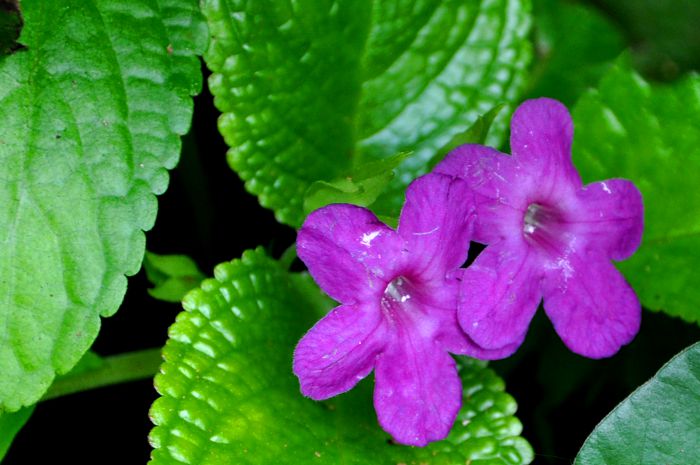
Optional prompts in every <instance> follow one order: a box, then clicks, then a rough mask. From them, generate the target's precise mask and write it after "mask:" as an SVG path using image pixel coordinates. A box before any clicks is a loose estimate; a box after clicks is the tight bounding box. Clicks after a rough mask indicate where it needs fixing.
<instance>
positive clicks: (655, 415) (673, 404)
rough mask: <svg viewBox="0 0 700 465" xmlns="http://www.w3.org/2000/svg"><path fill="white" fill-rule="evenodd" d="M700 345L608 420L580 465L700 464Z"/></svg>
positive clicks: (677, 358)
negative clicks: (628, 464) (699, 439)
mask: <svg viewBox="0 0 700 465" xmlns="http://www.w3.org/2000/svg"><path fill="white" fill-rule="evenodd" d="M698 431H700V343H697V344H694V345H692V346H690V347H688V348H687V349H685V350H684V351H682V352H681V353H679V354H678V355H676V356H675V357H673V358H672V359H671V360H670V361H669V362H668V363H667V364H666V365H664V366H663V367H662V368H661V369H660V370H659V372H658V373H657V374H656V375H655V376H654V377H653V378H652V379H651V380H649V381H648V382H647V383H646V384H644V385H643V386H641V387H640V388H639V389H637V390H636V391H634V392H633V393H632V394H631V395H630V396H629V397H628V398H627V399H625V400H624V401H622V402H621V403H620V404H619V405H618V406H617V407H615V409H614V410H613V411H612V412H610V413H609V414H608V416H607V417H605V418H604V419H603V421H601V422H600V423H599V424H598V426H596V428H595V429H594V430H593V432H592V433H591V435H590V436H589V437H588V439H586V442H585V443H584V445H583V447H582V448H581V451H580V452H579V453H578V455H577V456H576V462H575V463H576V465H618V464H626V463H630V464H631V463H634V464H635V465H659V464H668V465H686V464H691V463H700V448H698Z"/></svg>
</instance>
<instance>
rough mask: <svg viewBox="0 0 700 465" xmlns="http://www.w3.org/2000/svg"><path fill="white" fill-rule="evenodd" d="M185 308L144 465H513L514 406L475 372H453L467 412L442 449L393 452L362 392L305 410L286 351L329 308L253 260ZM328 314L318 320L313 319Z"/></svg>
mask: <svg viewBox="0 0 700 465" xmlns="http://www.w3.org/2000/svg"><path fill="white" fill-rule="evenodd" d="M215 276H216V279H210V280H206V281H204V282H203V283H202V286H201V289H197V290H194V291H192V292H191V293H190V294H188V295H187V296H186V297H185V299H184V307H185V309H186V311H184V312H183V313H181V314H180V315H179V316H178V318H177V322H176V323H175V324H174V325H173V326H172V327H171V329H170V339H169V341H168V343H167V344H166V346H165V349H164V352H163V355H164V357H165V360H166V361H165V364H164V365H163V366H162V368H161V373H160V374H159V375H158V376H156V388H157V389H158V392H160V394H161V395H162V397H161V398H159V399H158V400H157V401H156V402H155V403H154V404H153V407H152V409H151V413H150V415H151V418H152V419H153V421H154V423H155V424H156V425H157V426H156V427H155V428H154V429H153V431H152V433H151V436H150V440H151V443H152V444H153V446H154V447H155V450H154V451H153V454H152V461H151V464H152V465H176V464H177V465H180V464H197V465H228V464H231V465H234V464H235V465H243V464H260V463H276V464H293V465H297V464H303V463H311V462H316V461H317V462H318V463H327V464H340V463H342V464H348V465H349V464H358V465H359V464H366V463H375V464H392V465H393V464H397V463H406V464H409V463H411V464H417V463H423V462H425V463H430V464H433V465H439V464H455V465H457V464H459V465H463V464H464V463H470V464H472V465H477V464H482V465H483V464H493V465H496V464H522V463H529V462H530V461H531V460H532V450H531V449H530V446H529V445H528V444H527V442H526V441H525V440H524V439H522V438H521V437H519V436H518V434H520V431H521V425H520V422H519V421H518V420H517V419H516V418H515V417H513V416H512V415H513V413H514V412H515V409H516V405H515V401H514V400H513V399H512V398H511V397H510V396H509V395H507V394H506V393H504V392H503V381H502V380H501V379H500V378H498V377H497V376H496V375H495V374H494V373H493V372H492V371H491V370H490V369H488V368H486V367H485V366H484V364H482V363H481V362H477V361H474V360H465V361H464V362H463V363H462V364H461V377H462V381H463V384H464V395H465V397H464V406H463V408H462V411H461V412H460V414H459V417H458V419H457V421H456V423H455V428H454V429H453V432H452V434H451V435H450V436H449V437H448V439H446V440H445V441H442V442H438V443H435V444H433V445H431V446H429V447H426V448H423V449H420V448H412V447H404V446H398V445H395V444H393V443H391V441H389V439H390V438H389V436H388V435H387V434H386V433H384V432H383V431H382V430H381V429H380V427H379V426H378V424H377V421H376V417H375V415H374V412H373V407H372V395H371V382H370V381H369V380H366V381H364V382H363V383H362V384H361V385H360V386H358V387H357V388H355V389H354V390H352V391H351V392H350V393H348V394H344V395H342V396H339V397H337V398H334V399H331V400H329V401H327V402H314V401H312V400H309V399H306V398H304V397H303V396H302V395H301V393H300V392H299V384H298V381H297V379H296V378H295V377H294V375H293V374H292V368H291V367H292V351H293V348H294V346H295V344H296V343H297V341H298V340H299V338H300V337H301V336H302V335H303V333H304V332H305V331H306V330H308V329H309V328H310V327H311V325H313V323H314V321H315V320H316V319H317V318H318V314H319V313H320V312H321V311H323V310H326V311H327V309H328V304H329V302H328V301H327V300H324V299H321V298H320V295H321V293H320V291H319V290H318V288H317V287H316V288H315V289H314V288H313V287H311V286H310V283H309V280H308V278H307V277H305V276H303V275H296V274H292V273H289V272H287V271H285V270H284V269H282V267H281V266H280V265H279V264H278V263H277V262H275V261H273V260H271V259H270V258H267V257H266V256H265V254H264V253H263V252H262V250H260V249H258V250H256V251H248V252H246V253H244V255H243V258H242V259H241V260H234V261H233V262H230V263H225V264H222V265H219V266H218V267H217V268H216V270H215ZM319 307H325V308H319Z"/></svg>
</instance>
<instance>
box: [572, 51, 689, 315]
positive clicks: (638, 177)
mask: <svg viewBox="0 0 700 465" xmlns="http://www.w3.org/2000/svg"><path fill="white" fill-rule="evenodd" d="M573 115H574V121H575V128H576V135H575V137H574V148H573V151H574V161H575V163H576V166H577V167H578V168H579V170H580V172H581V174H582V176H583V178H584V180H585V181H586V182H591V181H596V180H602V179H606V178H614V177H621V178H627V179H631V180H632V181H634V183H635V184H636V185H637V187H639V189H640V190H641V191H642V194H643V196H644V208H645V212H644V215H645V219H644V221H645V227H644V236H643V238H642V245H641V247H640V249H639V250H638V251H637V253H636V254H635V255H633V256H632V257H631V258H630V259H628V260H626V261H624V262H621V263H619V264H618V266H619V268H620V270H622V272H623V273H624V274H625V276H626V277H627V279H628V280H629V282H630V283H631V284H632V286H633V287H634V289H635V291H636V292H637V294H638V295H639V297H640V299H641V301H642V304H643V305H644V306H645V307H648V308H650V309H654V310H663V311H665V312H667V313H669V314H671V315H677V316H681V317H683V318H684V319H686V320H688V321H698V320H700V288H698V286H697V267H698V264H699V263H700V215H698V212H699V211H700V190H698V188H697V180H698V179H699V178H700V130H698V125H697V122H698V121H700V78H699V77H698V76H695V75H691V76H688V77H687V78H685V79H683V80H682V81H679V82H677V83H674V84H673V85H665V86H662V85H652V84H649V83H647V82H646V81H644V80H643V79H642V78H641V77H640V76H639V75H637V74H636V73H635V72H634V71H632V70H631V69H630V67H629V65H628V64H627V60H621V61H620V62H619V63H617V64H616V66H615V67H614V68H613V69H611V71H610V72H609V73H608V74H607V75H606V76H605V77H604V78H603V80H602V81H601V83H600V85H599V87H598V88H597V89H596V90H594V91H591V92H589V93H587V94H586V95H585V96H584V97H583V98H582V99H581V100H580V101H579V102H578V104H577V105H576V108H575V109H574V112H573Z"/></svg>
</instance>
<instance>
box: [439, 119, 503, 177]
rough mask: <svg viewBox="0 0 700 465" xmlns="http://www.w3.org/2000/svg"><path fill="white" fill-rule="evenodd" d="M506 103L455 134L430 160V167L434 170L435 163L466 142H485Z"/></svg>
mask: <svg viewBox="0 0 700 465" xmlns="http://www.w3.org/2000/svg"><path fill="white" fill-rule="evenodd" d="M503 106H504V105H496V106H495V107H493V108H492V109H491V110H489V111H488V112H487V113H485V114H483V115H480V116H479V117H478V118H477V119H476V121H474V124H472V125H471V126H470V127H469V129H467V130H466V131H464V132H459V133H457V134H455V135H454V136H453V137H452V139H450V141H449V142H447V144H445V145H444V146H443V147H442V148H440V149H439V150H438V151H437V153H436V154H435V155H434V156H433V157H432V158H431V159H430V160H429V161H428V169H430V170H432V169H433V168H434V167H435V165H437V164H438V163H440V162H441V161H442V159H443V158H445V156H447V154H448V153H450V152H451V151H452V150H454V149H456V148H457V147H459V146H460V145H464V144H484V143H486V138H487V137H488V134H489V130H490V129H491V127H492V126H493V122H494V120H495V119H496V116H498V114H499V113H500V111H501V110H502V109H503Z"/></svg>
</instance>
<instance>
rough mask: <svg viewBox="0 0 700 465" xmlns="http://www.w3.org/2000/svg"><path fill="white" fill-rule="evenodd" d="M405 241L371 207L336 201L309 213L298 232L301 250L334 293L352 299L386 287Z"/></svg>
mask: <svg viewBox="0 0 700 465" xmlns="http://www.w3.org/2000/svg"><path fill="white" fill-rule="evenodd" d="M401 244H402V241H401V240H400V238H399V237H398V235H397V234H396V232H395V231H393V230H392V229H391V228H389V227H388V226H386V225H385V224H384V223H382V222H381V221H379V220H378V219H377V217H376V216H375V215H374V214H373V213H372V212H370V211H369V210H367V209H366V208H361V207H356V206H354V205H344V204H337V205H329V206H327V207H325V208H321V209H319V210H316V211H315V212H313V213H311V214H310V215H309V216H308V218H307V219H306V221H305V222H304V225H303V226H302V228H301V229H300V230H299V233H298V235H297V254H298V256H299V258H300V259H301V260H302V261H303V262H304V263H306V265H307V266H308V268H309V272H310V273H311V275H312V276H313V277H314V279H315V280H316V282H317V283H319V285H320V286H321V287H322V288H323V290H324V291H326V293H327V294H328V295H329V296H331V297H332V298H334V299H335V300H337V301H339V302H342V303H345V304H351V303H354V302H356V301H359V300H361V299H362V298H364V297H367V296H368V295H370V294H371V295H380V294H381V293H382V291H384V287H385V286H386V278H387V276H388V273H391V271H393V269H394V268H395V267H396V266H397V263H398V261H399V260H400V254H401V250H400V249H401Z"/></svg>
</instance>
